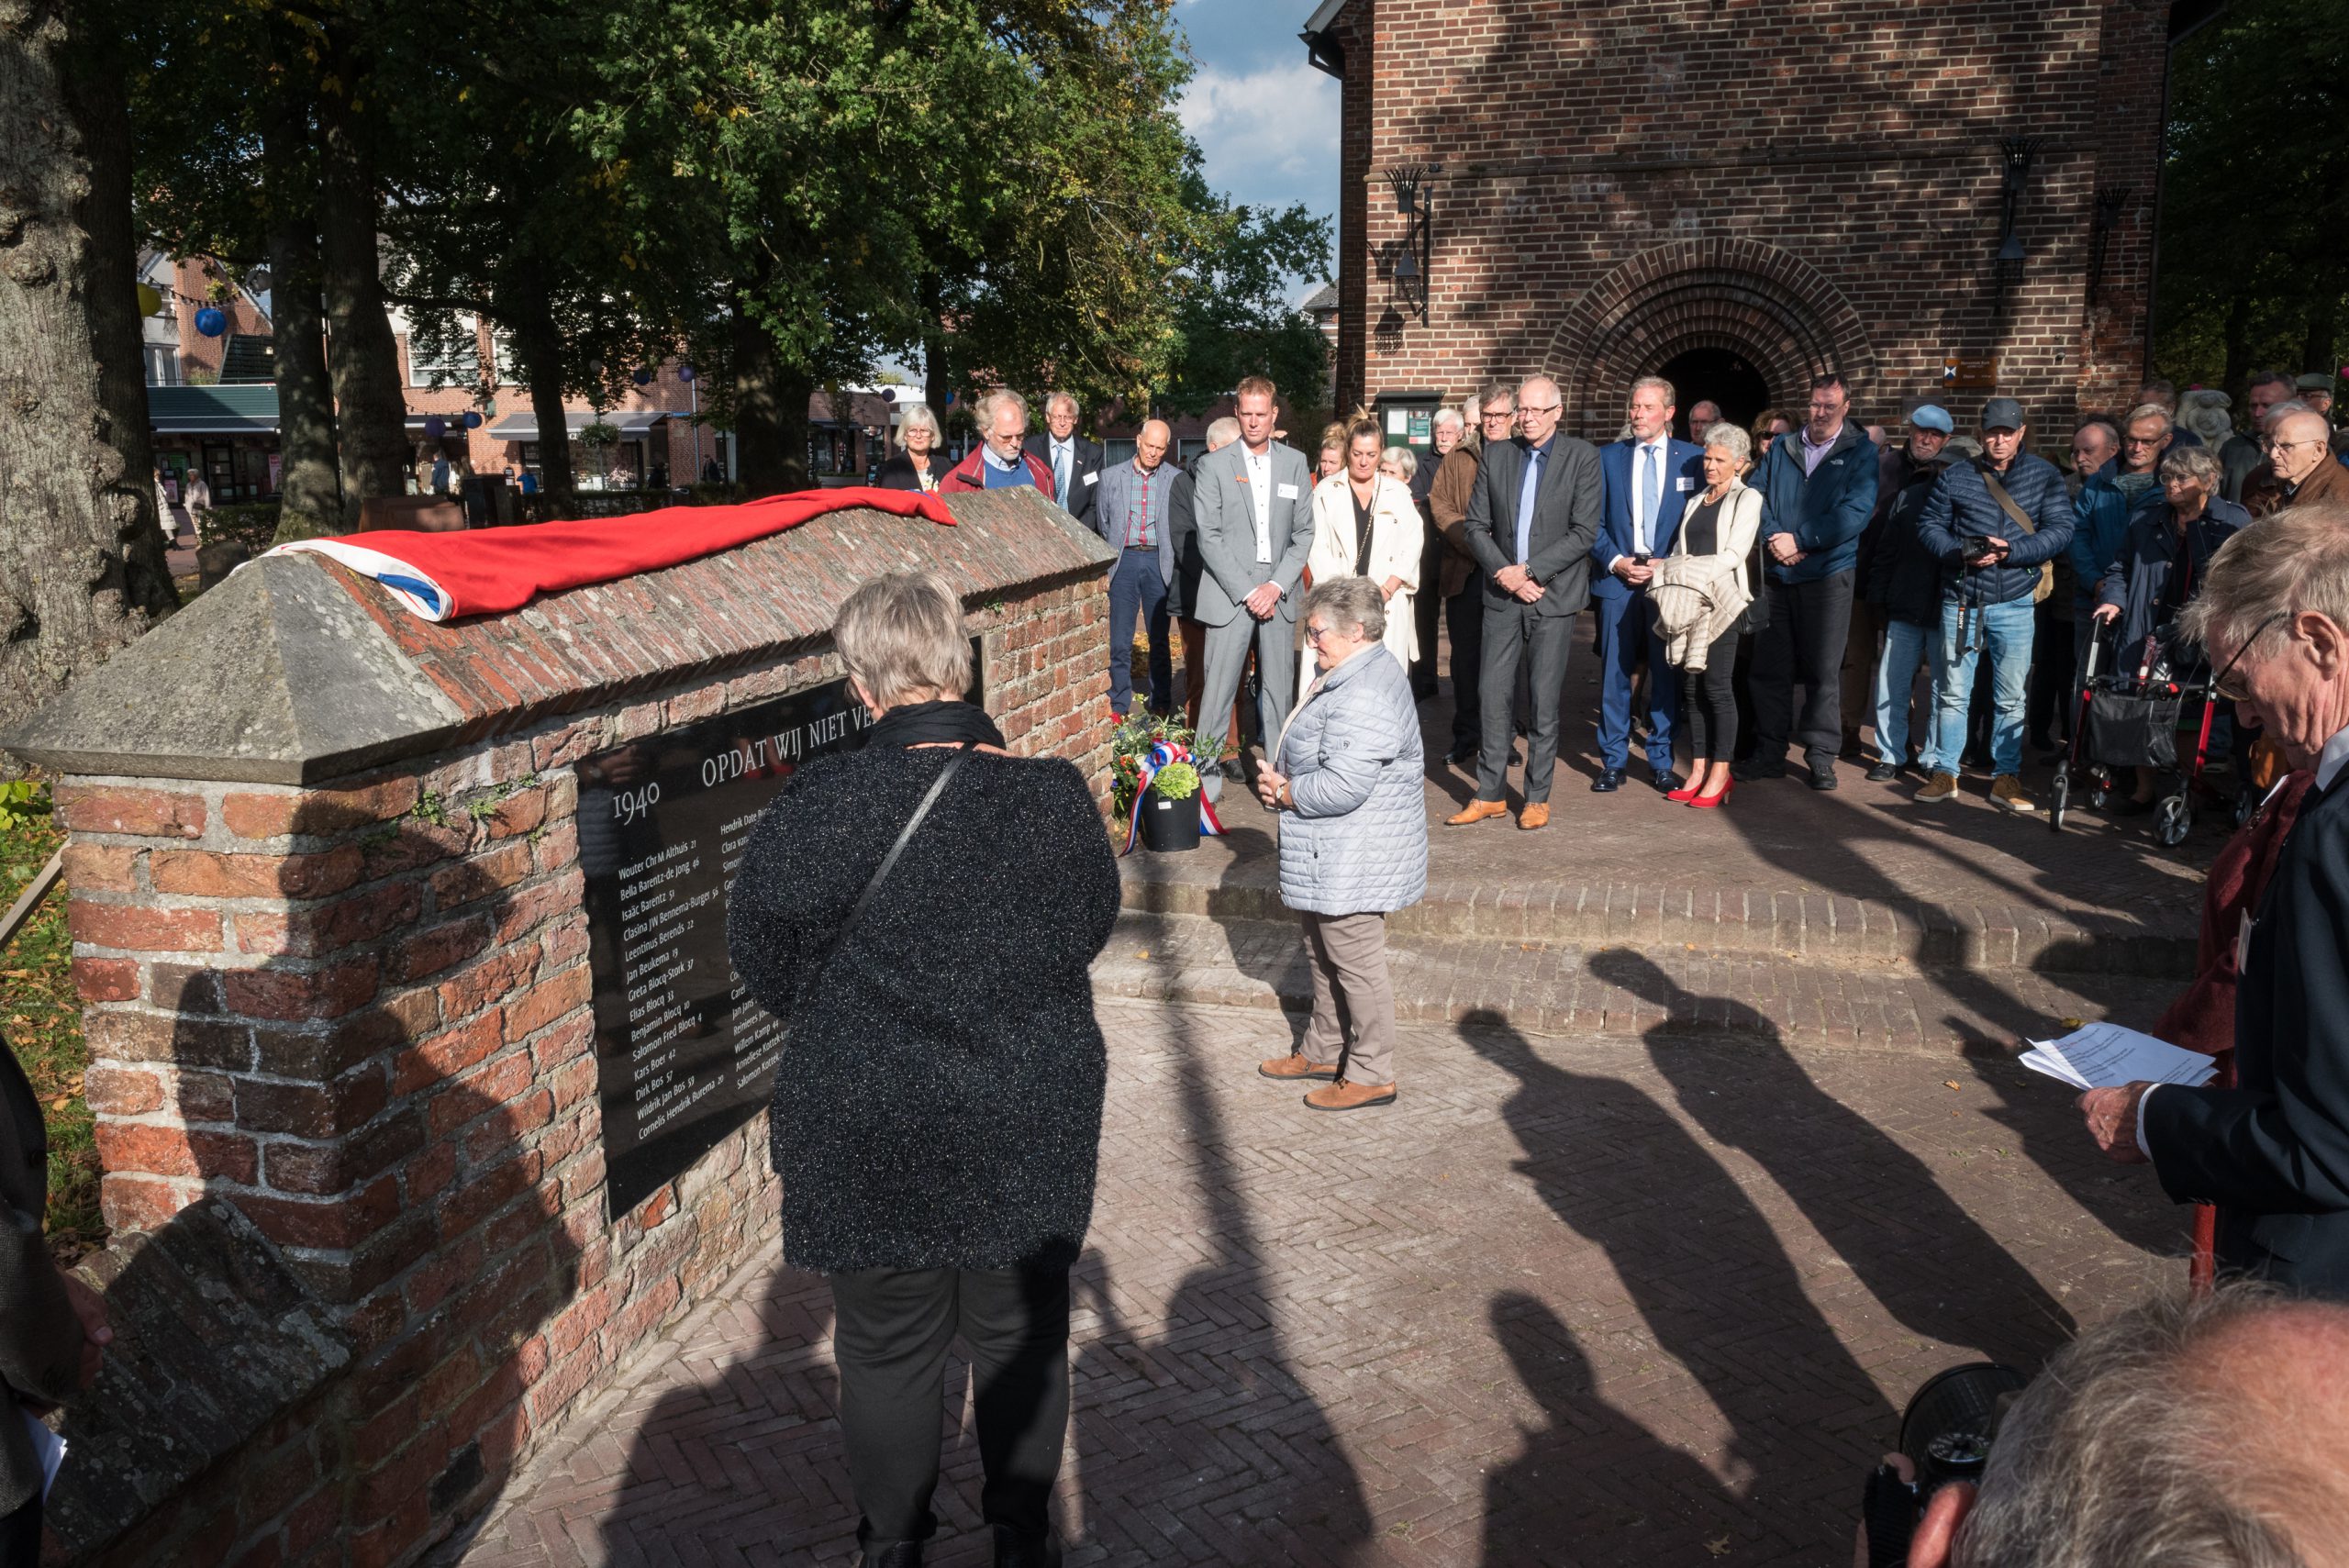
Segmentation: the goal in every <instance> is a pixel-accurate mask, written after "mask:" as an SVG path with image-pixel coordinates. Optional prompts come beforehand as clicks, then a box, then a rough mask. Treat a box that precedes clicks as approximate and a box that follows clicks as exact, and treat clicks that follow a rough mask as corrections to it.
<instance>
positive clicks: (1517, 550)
mask: <svg viewBox="0 0 2349 1568" xmlns="http://www.w3.org/2000/svg"><path fill="white" fill-rule="evenodd" d="M1563 412H1564V403H1563V402H1562V401H1561V399H1560V397H1559V395H1558V384H1557V383H1556V382H1553V381H1552V380H1551V379H1550V378H1549V377H1548V376H1546V375H1537V376H1529V377H1527V378H1526V379H1525V380H1524V381H1523V382H1521V383H1520V384H1519V385H1518V389H1517V420H1518V432H1517V435H1516V436H1515V437H1514V438H1512V439H1508V440H1506V441H1501V442H1497V443H1496V444H1494V445H1492V446H1489V447H1487V448H1486V450H1485V456H1484V461H1483V462H1482V463H1481V464H1479V466H1478V468H1477V471H1476V484H1475V488H1474V490H1473V491H1472V492H1471V493H1470V495H1469V498H1468V516H1467V519H1466V523H1465V531H1466V533H1467V537H1468V547H1469V548H1470V549H1471V550H1475V552H1476V559H1477V561H1478V562H1480V563H1482V565H1483V566H1484V568H1485V571H1486V574H1487V575H1488V576H1489V578H1490V582H1489V583H1488V584H1487V585H1486V590H1485V659H1484V667H1483V668H1482V669H1481V670H1479V671H1478V672H1477V676H1476V680H1477V687H1478V690H1477V696H1478V699H1479V702H1480V711H1481V715H1482V718H1483V724H1482V734H1481V736H1480V743H1479V747H1478V754H1477V761H1476V798H1475V799H1474V800H1472V801H1470V802H1469V803H1468V805H1467V806H1466V808H1465V809H1464V810H1462V811H1461V812H1460V813H1458V814H1457V815H1456V816H1453V817H1448V818H1446V822H1447V825H1448V826H1451V827H1454V828H1462V827H1465V826H1467V825H1468V824H1470V823H1472V822H1482V821H1484V820H1485V819H1486V817H1505V816H1507V815H1508V806H1507V805H1505V804H1504V803H1503V801H1502V799H1501V795H1502V790H1503V787H1504V783H1505V780H1506V778H1507V776H1508V762H1509V753H1510V751H1511V750H1512V740H1513V736H1514V730H1515V726H1514V725H1513V723H1512V722H1511V719H1512V714H1511V709H1512V707H1513V706H1514V705H1513V703H1512V702H1511V698H1512V696H1513V695H1514V694H1515V692H1516V687H1517V672H1518V667H1519V666H1520V664H1523V665H1526V666H1527V667H1528V668H1529V669H1530V670H1531V679H1532V710H1533V713H1532V724H1531V728H1530V730H1529V732H1528V736H1527V740H1526V751H1525V808H1524V810H1523V811H1521V812H1520V814H1519V816H1518V819H1517V825H1518V826H1519V827H1520V828H1525V829H1527V830H1529V831H1531V829H1533V828H1543V827H1547V826H1548V825H1549V821H1550V778H1551V773H1552V772H1553V769H1554V767H1555V765H1556V762H1557V757H1558V703H1559V699H1560V696H1561V695H1562V690H1563V688H1564V685H1565V680H1566V653H1567V650H1568V648H1569V646H1570V644H1571V642H1572V639H1573V636H1574V625H1575V617H1576V616H1577V615H1579V614H1581V613H1582V610H1583V607H1584V606H1586V604H1588V603H1589V601H1590V546H1591V541H1592V540H1593V539H1597V538H1598V517H1599V511H1600V507H1601V505H1602V502H1603V499H1604V495H1603V491H1602V488H1601V484H1600V480H1599V473H1598V448H1596V447H1594V446H1592V445H1591V444H1590V443H1589V442H1588V441H1585V440H1577V439H1575V438H1574V437H1572V436H1564V435H1560V434H1559V433H1558V416H1559V415H1560V414H1561V413H1563Z"/></svg>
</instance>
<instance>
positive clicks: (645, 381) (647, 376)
mask: <svg viewBox="0 0 2349 1568" xmlns="http://www.w3.org/2000/svg"><path fill="white" fill-rule="evenodd" d="M629 380H630V381H632V382H634V383H636V384H637V385H639V386H651V384H652V373H651V371H646V370H640V371H638V372H637V373H635V374H634V375H632V376H630V377H629Z"/></svg>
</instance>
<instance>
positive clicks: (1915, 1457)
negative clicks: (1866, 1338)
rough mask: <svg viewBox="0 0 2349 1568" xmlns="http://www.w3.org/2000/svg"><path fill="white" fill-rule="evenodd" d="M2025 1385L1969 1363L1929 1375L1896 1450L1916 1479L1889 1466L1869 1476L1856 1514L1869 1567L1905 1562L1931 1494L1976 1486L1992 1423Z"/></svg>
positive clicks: (1904, 1418)
mask: <svg viewBox="0 0 2349 1568" xmlns="http://www.w3.org/2000/svg"><path fill="white" fill-rule="evenodd" d="M2029 1381H2030V1380H2029V1379H2028V1378H2026V1377H2024V1376H2023V1374H2022V1373H2019V1372H2017V1371H2016V1370H2015V1369H2014V1368H2012V1367H2010V1366H2005V1365H2002V1364H2000V1363H1999V1362H1968V1363H1967V1364H1965V1365H1964V1366H1954V1367H1951V1368H1950V1369H1949V1370H1947V1371H1946V1372H1942V1373H1936V1374H1935V1375H1933V1376H1932V1377H1931V1378H1929V1379H1927V1380H1926V1382H1925V1385H1924V1386H1923V1387H1921V1388H1920V1389H1918V1390H1917V1392H1916V1393H1915V1394H1914V1395H1912V1396H1910V1397H1909V1408H1908V1409H1907V1410H1905V1411H1903V1412H1902V1413H1901V1417H1900V1440H1899V1442H1898V1445H1897V1446H1898V1449H1899V1451H1900V1452H1901V1453H1903V1454H1904V1455H1906V1456H1907V1457H1908V1460H1909V1463H1910V1464H1911V1465H1913V1466H1914V1467H1915V1468H1916V1475H1917V1479H1916V1480H1915V1481H1914V1482H1904V1481H1902V1480H1901V1479H1900V1478H1899V1476H1898V1474H1897V1473H1895V1472H1894V1471H1893V1469H1892V1467H1891V1466H1890V1465H1888V1464H1887V1465H1882V1466H1879V1467H1878V1468H1877V1470H1876V1473H1874V1474H1873V1475H1871V1476H1869V1477H1868V1484H1867V1490H1866V1491H1865V1494H1864V1495H1863V1497H1862V1502H1861V1507H1862V1510H1863V1514H1864V1518H1865V1522H1866V1525H1867V1536H1868V1562H1869V1563H1870V1564H1871V1568H1876V1565H1878V1564H1882V1565H1886V1568H1897V1565H1898V1564H1899V1563H1902V1562H1907V1561H1908V1557H1909V1537H1910V1536H1912V1535H1914V1534H1915V1533H1916V1530H1917V1521H1918V1520H1920V1519H1921V1518H1924V1515H1925V1505H1926V1504H1927V1503H1928V1502H1930V1501H1932V1496H1933V1494H1934V1493H1936V1492H1938V1491H1940V1490H1941V1489H1942V1488H1943V1487H1944V1486H1946V1485H1949V1484H1950V1483H1951V1482H1953V1481H1967V1482H1973V1483H1975V1484H1976V1485H1978V1484H1979V1483H1980V1482H1981V1480H1982V1470H1983V1466H1984V1465H1986V1464H1987V1462H1989V1458H1990V1445H1991V1443H1992V1442H1993V1441H1994V1440H1996V1439H1997V1437H1998V1422H1999V1419H2000V1418H2002V1417H2004V1416H2005V1414H2006V1411H2007V1407H2008V1406H2009V1404H2011V1403H2013V1401H2014V1396H2016V1395H2018V1394H2020V1393H2021V1392H2022V1389H2023V1385H2025V1384H2026V1383H2028V1382H2029Z"/></svg>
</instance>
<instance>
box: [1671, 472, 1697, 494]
mask: <svg viewBox="0 0 2349 1568" xmlns="http://www.w3.org/2000/svg"><path fill="white" fill-rule="evenodd" d="M1675 488H1677V489H1680V490H1694V489H1696V488H1697V482H1696V481H1695V480H1693V479H1691V478H1689V477H1688V476H1687V474H1685V473H1684V474H1682V475H1681V476H1680V483H1679V484H1678V485H1677V486H1675Z"/></svg>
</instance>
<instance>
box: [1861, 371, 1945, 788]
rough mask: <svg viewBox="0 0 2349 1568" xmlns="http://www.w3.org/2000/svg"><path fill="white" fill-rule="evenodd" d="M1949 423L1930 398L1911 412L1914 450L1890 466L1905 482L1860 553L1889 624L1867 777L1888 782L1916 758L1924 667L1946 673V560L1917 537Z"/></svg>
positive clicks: (1876, 684) (1872, 701) (1872, 598)
mask: <svg viewBox="0 0 2349 1568" xmlns="http://www.w3.org/2000/svg"><path fill="white" fill-rule="evenodd" d="M1949 422H1950V417H1949V415H1948V413H1947V412H1945V411H1944V410H1943V409H1942V408H1941V407H1939V406H1936V405H1933V404H1930V403H1929V404H1927V405H1925V406H1923V407H1920V408H1919V409H1918V410H1917V411H1916V412H1915V413H1914V414H1911V415H1910V416H1909V430H1910V436H1909V450H1908V451H1907V452H1905V453H1898V454H1895V455H1897V456H1898V457H1899V458H1900V460H1901V464H1900V467H1899V468H1898V470H1892V469H1891V468H1890V465H1889V464H1887V465H1886V471H1887V472H1888V473H1893V474H1895V476H1896V477H1897V480H1898V488H1897V489H1892V490H1888V491H1887V492H1886V494H1885V500H1886V506H1885V516H1884V521H1883V522H1882V523H1881V524H1875V523H1871V524H1870V525H1869V527H1870V528H1871V529H1872V530H1873V531H1874V533H1875V536H1876V537H1875V538H1874V539H1870V540H1869V541H1868V543H1869V550H1868V553H1866V554H1865V555H1863V556H1862V557H1861V558H1860V576H1861V580H1862V581H1864V582H1865V584H1867V588H1866V593H1867V603H1868V605H1869V606H1870V607H1871V609H1872V610H1873V611H1874V612H1875V616H1874V618H1875V620H1876V623H1877V624H1878V625H1880V626H1882V627H1883V628H1884V651H1883V654H1882V656H1881V657H1880V658H1879V659H1878V660H1877V661H1876V670H1875V673H1874V677H1873V684H1872V686H1871V688H1870V692H1869V711H1870V712H1871V713H1872V714H1873V715H1874V718H1873V722H1874V724H1875V725H1876V765H1875V766H1874V767H1872V768H1870V769H1869V770H1868V775H1867V776H1868V778H1869V780H1870V782H1872V783H1876V784H1885V783H1888V782H1889V781H1890V780H1892V779H1893V778H1895V777H1897V776H1898V774H1899V773H1901V771H1902V770H1903V769H1905V768H1907V767H1908V766H1909V763H1910V762H1911V761H1913V759H1912V758H1911V757H1910V756H1909V707H1910V703H1909V695H1910V693H1911V692H1912V691H1913V689H1914V688H1915V686H1916V684H1917V671H1918V668H1919V667H1920V665H1923V664H1925V663H1926V662H1928V661H1932V662H1933V667H1934V673H1935V675H1936V676H1938V674H1939V673H1940V665H1939V660H1938V654H1939V652H1940V632H1941V621H1942V563H1941V562H1940V561H1939V560H1937V559H1935V557H1934V556H1933V554H1932V551H1930V550H1927V549H1926V548H1925V546H1924V543H1923V541H1922V540H1920V539H1918V537H1917V519H1918V518H1919V517H1921V516H1922V515H1923V513H1924V510H1925V499H1926V497H1927V496H1929V495H1932V491H1933V486H1934V485H1935V484H1939V483H1940V481H1941V476H1942V470H1943V468H1945V467H1947V466H1948V465H1947V464H1946V463H1944V462H1941V461H1940V456H1941V451H1942V449H1943V446H1944V445H1945V444H1946V442H1947V440H1948V439H1949V432H1948V431H1947V430H1946V429H1943V428H1942V427H1943V426H1946V425H1947V424H1949ZM1926 431H1938V433H1939V436H1940V439H1937V440H1934V441H1932V442H1930V443H1927V444H1926V445H1925V446H1924V447H1923V448H1922V449H1921V450H1920V444H1919V442H1918V440H1917V439H1916V438H1917V435H1918V434H1919V433H1920V432H1926ZM1934 684H1938V683H1937V682H1935V683H1929V684H1928V685H1927V688H1926V696H1925V710H1924V717H1925V745H1924V748H1923V749H1924V750H1925V751H1932V749H1933V746H1932V728H1933V709H1934V691H1933V687H1934Z"/></svg>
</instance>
